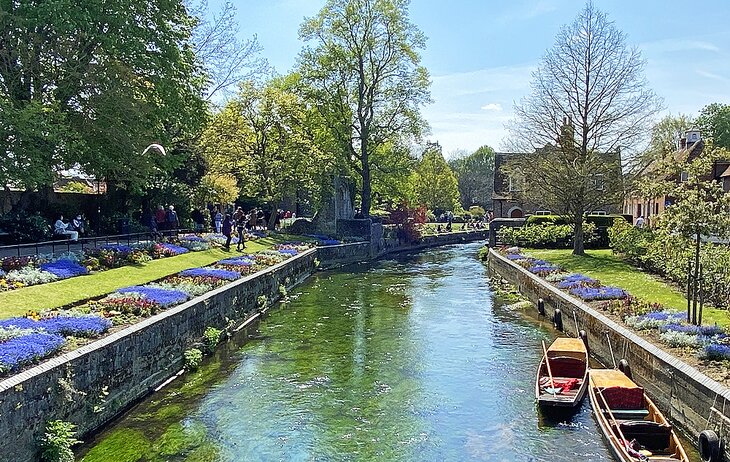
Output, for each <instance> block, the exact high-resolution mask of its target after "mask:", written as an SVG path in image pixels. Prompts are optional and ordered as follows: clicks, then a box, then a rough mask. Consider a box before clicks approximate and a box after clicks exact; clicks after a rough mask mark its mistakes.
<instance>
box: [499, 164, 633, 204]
mask: <svg viewBox="0 0 730 462" xmlns="http://www.w3.org/2000/svg"><path fill="white" fill-rule="evenodd" d="M536 154H537V151H536ZM517 155H524V154H516V153H508V152H496V153H494V194H492V211H493V213H494V217H495V218H522V217H524V216H527V215H551V214H557V213H559V211H556V210H550V207H548V206H547V205H545V204H539V203H537V204H530V203H525V202H522V201H521V200H520V199H519V192H520V190H521V188H522V185H523V184H524V182H525V181H530V179H529V178H511V177H510V176H509V175H507V174H506V173H504V172H503V171H502V166H503V165H504V164H506V163H507V162H508V161H509V158H510V157H511V156H517ZM602 156H604V157H605V158H606V162H612V163H615V164H616V170H615V172H614V173H615V175H617V176H618V177H620V176H621V174H622V173H621V165H620V162H618V161H617V160H618V159H617V157H618V158H619V159H620V154H619V153H618V152H615V153H608V154H603V155H602ZM601 177H603V174H596V175H595V179H594V181H595V184H596V188H597V189H601V188H603V187H604V186H605V184H614V183H615V182H610V181H603V180H602V178H601ZM620 210H621V201H620V200H619V201H618V203H611V204H604V205H602V206H601V207H600V208H599V209H596V210H589V212H590V213H591V214H595V215H609V214H614V213H619V212H620Z"/></svg>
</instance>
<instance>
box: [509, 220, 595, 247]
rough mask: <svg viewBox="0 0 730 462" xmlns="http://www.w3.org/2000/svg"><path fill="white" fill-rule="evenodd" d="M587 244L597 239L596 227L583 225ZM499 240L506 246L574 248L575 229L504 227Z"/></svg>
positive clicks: (540, 226)
mask: <svg viewBox="0 0 730 462" xmlns="http://www.w3.org/2000/svg"><path fill="white" fill-rule="evenodd" d="M583 233H584V236H585V241H586V243H588V244H590V243H592V242H594V241H595V240H596V239H597V235H596V225H594V224H593V223H583ZM497 234H498V236H499V240H500V241H501V242H502V243H503V244H505V245H519V246H522V247H531V248H536V249H555V248H567V247H571V246H572V239H573V227H572V226H570V225H547V224H546V225H527V226H523V227H516V228H511V227H503V228H500V230H499V231H498V232H497Z"/></svg>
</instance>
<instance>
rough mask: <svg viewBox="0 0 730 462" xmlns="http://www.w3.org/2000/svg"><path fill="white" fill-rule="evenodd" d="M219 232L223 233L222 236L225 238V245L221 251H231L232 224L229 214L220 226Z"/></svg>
mask: <svg viewBox="0 0 730 462" xmlns="http://www.w3.org/2000/svg"><path fill="white" fill-rule="evenodd" d="M221 228H222V229H221V231H223V235H224V236H225V237H226V245H224V246H223V249H224V250H226V251H230V250H231V232H232V231H233V223H232V222H231V216H230V215H229V214H226V218H225V219H224V220H223V223H222V224H221Z"/></svg>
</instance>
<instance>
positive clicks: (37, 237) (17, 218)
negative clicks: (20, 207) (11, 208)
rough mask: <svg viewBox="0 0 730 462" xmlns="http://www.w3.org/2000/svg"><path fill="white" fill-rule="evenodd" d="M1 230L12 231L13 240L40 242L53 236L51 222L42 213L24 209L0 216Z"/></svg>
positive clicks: (18, 241)
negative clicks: (32, 212)
mask: <svg viewBox="0 0 730 462" xmlns="http://www.w3.org/2000/svg"><path fill="white" fill-rule="evenodd" d="M0 230H3V231H5V232H7V233H10V238H11V240H12V241H13V242H17V243H23V242H38V241H44V240H46V239H47V238H49V237H50V236H51V228H50V223H49V222H48V220H46V219H45V218H44V217H43V216H42V215H41V214H39V213H34V214H29V213H27V212H24V211H19V212H16V213H8V214H5V215H2V216H0Z"/></svg>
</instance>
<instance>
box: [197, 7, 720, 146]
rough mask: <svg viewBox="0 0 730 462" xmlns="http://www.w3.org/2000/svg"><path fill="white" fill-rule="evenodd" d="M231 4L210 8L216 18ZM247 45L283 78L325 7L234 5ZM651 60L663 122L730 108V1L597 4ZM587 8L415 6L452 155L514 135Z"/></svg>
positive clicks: (436, 129)
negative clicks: (522, 107) (516, 120)
mask: <svg viewBox="0 0 730 462" xmlns="http://www.w3.org/2000/svg"><path fill="white" fill-rule="evenodd" d="M221 1H223V0H210V6H211V10H215V7H216V4H217V3H219V2H221ZM231 1H232V2H233V4H234V5H235V6H236V7H237V9H238V12H237V14H238V22H239V26H240V34H241V37H242V38H245V37H250V36H252V35H254V34H255V35H256V36H257V37H258V40H259V42H260V43H261V45H262V46H263V52H262V54H263V56H264V57H265V58H266V59H267V60H268V61H269V63H270V64H271V65H272V66H273V67H274V68H275V70H276V71H277V72H278V73H280V74H285V73H287V72H288V71H290V70H291V69H292V68H293V67H294V66H295V64H296V59H297V55H298V53H299V51H300V50H301V48H302V46H303V44H302V42H301V41H300V40H299V38H298V29H299V25H300V24H301V23H302V20H303V19H304V17H310V16H314V15H315V14H316V13H317V12H318V11H319V10H320V9H321V8H322V6H323V5H324V4H325V2H324V1H323V0H248V1H246V2H244V1H241V0H231ZM594 4H595V5H596V6H597V7H598V8H599V9H600V10H602V11H604V12H606V13H607V14H608V18H609V20H611V21H614V22H615V24H616V26H617V27H618V28H619V29H620V30H622V31H623V32H624V33H626V34H627V44H628V45H630V46H636V47H637V48H638V49H639V50H640V51H641V52H642V55H643V56H644V58H645V59H646V61H647V63H646V68H645V76H646V78H647V80H648V82H649V86H650V87H651V88H652V89H653V90H654V91H655V92H656V93H657V94H658V95H659V96H661V97H663V98H664V105H665V107H666V109H665V112H664V113H665V114H673V115H676V114H680V113H681V114H689V115H696V114H697V113H698V112H699V110H700V109H702V107H704V106H705V105H707V104H710V103H713V102H720V103H726V104H730V27H728V25H730V0H694V1H678V0H632V1H628V0H594ZM583 6H584V3H583V2H582V1H579V0H449V1H444V0H411V6H410V10H409V14H410V18H411V21H412V22H413V23H415V24H416V25H417V26H418V27H419V29H420V30H421V31H422V32H423V33H424V34H425V35H426V36H427V37H428V42H427V44H426V49H425V50H423V51H422V58H423V59H422V64H423V65H424V66H425V67H426V68H427V69H428V70H429V73H430V75H431V80H432V85H431V94H432V98H433V100H434V101H433V103H432V104H430V105H428V106H426V107H424V108H423V115H424V117H425V118H426V120H427V121H428V122H429V124H430V126H431V133H430V135H429V136H428V139H429V140H430V141H438V142H439V143H440V144H441V146H442V147H443V152H444V154H446V156H447V157H449V156H450V155H453V154H454V153H455V152H456V151H457V150H466V151H469V152H472V151H474V150H476V149H477V148H478V147H479V146H482V145H489V146H491V147H493V148H495V149H497V150H499V148H500V147H501V146H502V145H503V141H504V140H505V139H506V138H507V136H508V133H507V131H506V129H505V123H506V122H507V121H509V120H510V119H511V117H512V116H513V110H512V108H513V105H514V103H515V102H519V100H520V99H522V98H523V97H525V96H527V95H528V93H529V91H530V80H531V72H532V71H533V70H535V69H536V67H537V66H538V65H539V63H540V60H541V58H542V57H543V56H544V54H545V52H546V51H547V49H548V48H550V47H551V46H552V44H553V42H554V40H555V36H556V34H557V33H558V32H559V30H560V28H561V26H563V25H564V24H568V23H570V22H572V21H573V19H574V18H575V17H576V16H577V15H578V14H579V12H580V10H581V9H582V8H583Z"/></svg>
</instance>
